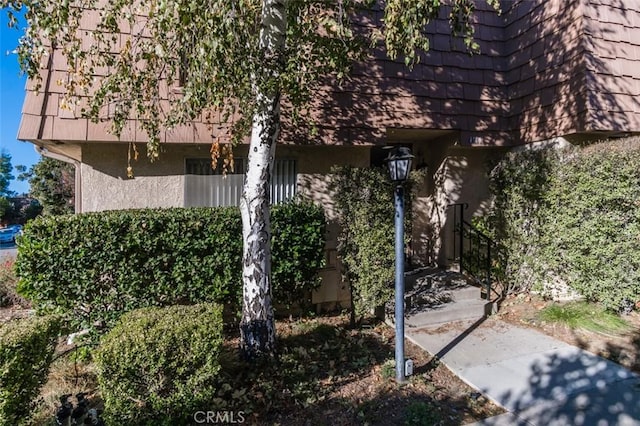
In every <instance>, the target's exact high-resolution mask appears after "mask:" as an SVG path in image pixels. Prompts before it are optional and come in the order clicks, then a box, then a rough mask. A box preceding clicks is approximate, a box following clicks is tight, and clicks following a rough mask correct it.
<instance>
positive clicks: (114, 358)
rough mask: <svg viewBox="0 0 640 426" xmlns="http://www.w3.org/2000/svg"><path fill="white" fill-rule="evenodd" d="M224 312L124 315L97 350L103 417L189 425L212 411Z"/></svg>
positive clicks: (193, 309) (168, 310)
mask: <svg viewBox="0 0 640 426" xmlns="http://www.w3.org/2000/svg"><path fill="white" fill-rule="evenodd" d="M222 326H223V322H222V308H221V307H220V306H219V305H215V304H199V305H192V306H184V305H182V306H180V305H178V306H170V307H165V308H143V309H138V310H135V311H132V312H129V313H127V314H125V315H123V316H122V318H121V320H120V321H119V323H118V324H117V325H116V326H115V327H114V328H113V330H111V331H110V332H109V333H107V334H106V335H104V336H103V338H102V339H101V341H100V346H99V347H98V349H97V350H96V351H95V352H94V359H95V363H96V368H97V375H98V383H99V385H100V392H101V395H102V398H103V400H104V403H105V419H106V420H108V421H109V422H110V423H113V424H128V425H134V424H135V425H158V424H164V425H177V424H187V423H188V422H189V420H190V419H192V417H191V416H193V413H194V412H195V411H198V410H205V411H206V410H207V409H208V410H210V409H212V407H211V406H210V404H211V402H212V401H213V398H214V396H215V392H216V386H215V383H216V380H215V379H216V377H217V375H218V372H219V370H220V363H219V359H218V357H219V354H220V348H221V345H222V342H223V337H222Z"/></svg>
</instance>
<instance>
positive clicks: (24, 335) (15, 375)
mask: <svg viewBox="0 0 640 426" xmlns="http://www.w3.org/2000/svg"><path fill="white" fill-rule="evenodd" d="M59 330H60V321H59V319H58V318H57V317H53V316H43V317H29V318H26V319H20V320H14V321H10V322H8V323H6V324H4V325H2V326H0V425H3V426H4V425H7V426H9V425H11V426H13V425H17V424H25V423H26V422H25V421H26V419H27V418H28V416H29V414H30V413H31V409H32V408H33V403H34V401H35V398H36V397H37V395H38V391H39V389H40V387H41V386H42V385H43V384H44V382H45V381H46V379H47V374H48V372H49V365H50V364H51V360H52V357H53V352H54V349H55V345H56V341H57V337H58V333H59Z"/></svg>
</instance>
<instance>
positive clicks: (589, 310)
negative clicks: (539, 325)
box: [539, 302, 632, 335]
mask: <svg viewBox="0 0 640 426" xmlns="http://www.w3.org/2000/svg"><path fill="white" fill-rule="evenodd" d="M539 318H540V319H541V320H542V321H548V322H555V323H560V324H564V325H566V326H567V327H570V328H572V329H583V330H587V331H592V332H595V333H604V334H609V335H620V334H623V333H625V332H628V331H631V329H632V326H631V325H630V324H629V323H628V322H627V321H625V320H624V319H623V318H621V317H620V316H618V315H616V314H614V313H612V312H611V311H607V310H606V309H604V308H603V307H602V306H599V305H596V304H593V303H587V302H570V303H564V304H561V303H554V304H552V305H549V306H547V307H545V308H544V309H542V310H541V311H540V313H539Z"/></svg>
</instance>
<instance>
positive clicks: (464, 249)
mask: <svg viewBox="0 0 640 426" xmlns="http://www.w3.org/2000/svg"><path fill="white" fill-rule="evenodd" d="M447 207H453V208H454V229H453V233H454V239H453V241H454V243H453V244H454V247H453V250H454V258H456V257H457V258H458V259H459V268H460V269H459V271H460V273H463V272H465V271H466V272H467V273H468V274H469V275H471V276H472V277H473V278H474V279H475V280H476V281H477V282H478V283H480V284H482V283H483V281H484V286H485V289H486V293H487V299H490V298H491V286H492V283H493V274H492V272H493V271H492V269H493V268H492V265H493V263H492V246H495V245H496V243H495V242H494V241H493V240H492V239H491V237H489V236H488V235H487V234H485V233H484V232H482V231H480V230H479V229H478V228H476V227H475V226H474V225H472V224H471V223H469V222H467V221H466V220H465V219H464V210H466V209H468V208H469V205H468V204H467V203H456V204H450V205H448V206H447ZM465 242H466V244H465ZM474 242H475V247H474ZM474 248H475V252H474ZM474 255H475V259H473V258H472V256H474ZM483 257H484V258H483ZM473 260H475V261H476V266H477V268H478V270H477V271H474V267H473ZM465 261H468V265H467V264H466V262H465ZM478 275H480V276H478ZM481 276H482V278H481Z"/></svg>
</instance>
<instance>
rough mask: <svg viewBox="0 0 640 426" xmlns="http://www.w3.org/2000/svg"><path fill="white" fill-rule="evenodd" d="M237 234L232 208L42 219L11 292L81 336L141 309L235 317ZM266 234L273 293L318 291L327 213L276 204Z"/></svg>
mask: <svg viewBox="0 0 640 426" xmlns="http://www.w3.org/2000/svg"><path fill="white" fill-rule="evenodd" d="M241 229H242V228H241V220H240V213H239V210H238V209H236V208H189V209H179V208H176V209H147V210H123V211H110V212H101V213H88V214H80V215H74V216H61V217H60V216H59V217H41V218H38V219H36V220H34V221H32V222H31V223H30V224H29V225H28V226H27V227H26V228H25V231H24V236H23V237H22V240H21V242H20V246H19V248H18V259H17V262H16V270H17V273H18V275H19V277H20V282H19V284H18V290H19V291H20V292H21V294H23V295H25V296H26V297H27V298H29V299H30V300H32V302H33V303H34V306H35V307H36V308H37V309H39V310H41V311H55V312H62V313H64V314H65V315H67V316H69V317H70V318H71V319H72V323H73V325H74V326H76V327H81V328H94V327H96V326H98V327H102V328H107V329H108V328H109V327H111V326H112V325H113V324H114V323H115V321H116V320H117V319H118V318H119V316H120V315H121V314H122V313H124V312H127V311H130V310H133V309H136V308H141V307H147V306H167V305H173V304H193V303H200V302H216V303H221V304H227V305H231V306H232V307H233V308H234V309H236V310H237V307H238V306H239V303H240V300H241V299H240V296H241V294H242V284H241V283H242V270H241V265H242V263H241V259H242V231H241ZM273 229H274V232H275V233H274V236H273V241H274V247H273V250H272V253H273V271H274V273H273V277H274V280H273V282H274V289H273V291H274V294H275V295H276V297H283V298H285V299H284V300H285V301H289V300H291V299H293V298H296V297H299V296H300V294H302V293H304V292H310V290H311V289H313V288H315V286H316V285H317V281H316V280H315V274H316V273H317V266H318V265H320V264H321V262H322V259H324V250H323V249H324V242H323V241H322V243H321V241H320V238H321V237H323V233H324V215H323V213H322V210H321V209H320V208H319V207H316V206H313V205H311V204H307V203H292V204H287V205H284V206H275V207H274V208H273ZM294 236H295V238H294ZM277 301H278V299H276V302H277Z"/></svg>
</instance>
